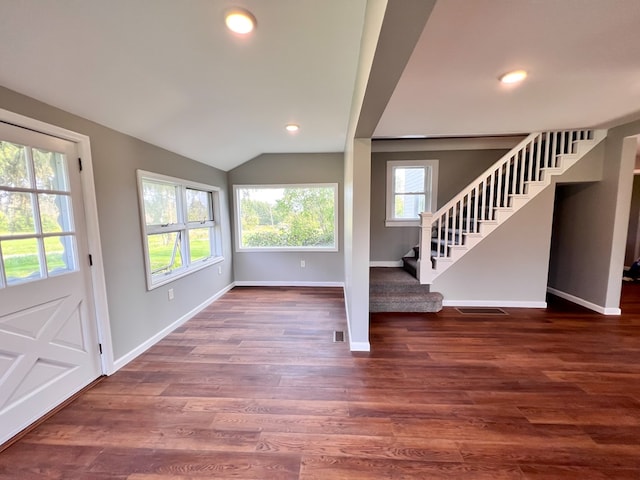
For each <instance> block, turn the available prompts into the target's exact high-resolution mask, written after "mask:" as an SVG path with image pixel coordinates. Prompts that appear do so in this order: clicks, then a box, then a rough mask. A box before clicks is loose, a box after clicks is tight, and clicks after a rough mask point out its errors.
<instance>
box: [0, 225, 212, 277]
mask: <svg viewBox="0 0 640 480" xmlns="http://www.w3.org/2000/svg"><path fill="white" fill-rule="evenodd" d="M155 237H160V236H159V235H157V236H156V235H154V236H153V237H150V238H149V244H148V246H149V256H150V257H151V269H152V270H156V269H159V268H163V267H166V266H168V265H169V263H170V262H171V254H172V251H173V242H172V241H170V242H168V243H164V242H163V241H162V239H161V238H155ZM190 239H191V242H190V254H191V261H192V262H196V261H198V260H202V259H204V258H207V257H209V256H211V250H210V247H209V237H208V234H207V232H204V231H203V232H199V231H191V236H190ZM44 243H45V251H46V255H47V268H48V269H49V272H52V271H54V270H56V269H66V265H65V262H64V258H63V255H64V249H63V247H62V244H61V243H60V240H59V239H58V238H56V237H48V238H45V239H44ZM2 256H3V259H4V267H5V273H6V276H7V278H8V279H24V278H27V277H30V276H32V275H33V276H35V277H39V273H40V265H39V260H38V243H37V240H36V239H21V240H5V241H3V242H2ZM180 266H182V261H181V259H180V255H179V253H178V254H177V255H176V263H174V265H173V268H174V269H175V268H178V267H180Z"/></svg>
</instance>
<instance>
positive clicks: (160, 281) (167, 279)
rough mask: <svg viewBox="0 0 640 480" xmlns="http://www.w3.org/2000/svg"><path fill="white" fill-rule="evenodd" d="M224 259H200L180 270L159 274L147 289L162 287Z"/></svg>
mask: <svg viewBox="0 0 640 480" xmlns="http://www.w3.org/2000/svg"><path fill="white" fill-rule="evenodd" d="M223 261H224V257H211V258H210V259H208V260H200V261H196V262H194V263H192V264H191V265H190V266H189V267H188V268H182V269H180V270H174V271H173V272H171V273H169V274H167V275H163V276H157V277H155V278H153V279H152V280H151V285H149V286H147V290H148V291H151V290H153V289H155V288H158V287H161V286H162V285H166V284H167V283H171V282H173V281H174V280H177V279H179V278H183V277H186V276H187V275H190V274H192V273H194V272H197V271H199V270H203V269H205V268H207V267H211V266H212V265H215V264H216V263H220V262H223Z"/></svg>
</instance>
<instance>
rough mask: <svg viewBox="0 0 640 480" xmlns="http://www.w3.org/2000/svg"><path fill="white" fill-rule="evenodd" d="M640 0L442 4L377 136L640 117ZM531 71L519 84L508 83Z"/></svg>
mask: <svg viewBox="0 0 640 480" xmlns="http://www.w3.org/2000/svg"><path fill="white" fill-rule="evenodd" d="M639 22H640V2H639V1H638V0H561V1H559V0H473V1H469V0H438V1H437V2H436V5H435V7H434V9H433V11H432V13H431V16H430V17H429V19H428V21H427V24H426V27H425V29H424V31H423V32H422V36H421V37H420V39H419V40H418V43H417V46H416V48H415V50H414V52H413V54H412V56H411V58H410V60H409V62H408V64H407V66H406V68H405V70H404V72H403V74H402V77H401V78H400V81H399V82H398V85H397V87H396V89H395V91H394V93H393V95H392V96H391V99H390V101H389V103H388V105H387V108H386V110H385V111H384V114H383V115H382V118H381V120H380V122H379V123H378V125H377V128H376V130H375V134H374V135H375V136H376V137H398V136H403V135H409V136H411V135H418V136H419V135H426V136H429V137H433V136H476V135H490V134H509V133H530V132H535V131H539V130H552V129H563V128H576V127H590V126H597V125H600V124H603V123H607V122H612V121H615V120H616V119H618V118H621V117H624V116H627V115H631V114H634V113H637V112H638V111H640V29H639V28H638V23H639ZM516 69H524V70H527V71H528V72H529V76H528V78H527V80H526V81H525V82H524V83H522V84H521V85H518V86H513V85H512V86H505V85H502V84H500V83H499V82H498V80H497V78H498V76H500V75H501V74H503V73H505V72H507V71H511V70H516Z"/></svg>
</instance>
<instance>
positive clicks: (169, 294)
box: [167, 288, 173, 300]
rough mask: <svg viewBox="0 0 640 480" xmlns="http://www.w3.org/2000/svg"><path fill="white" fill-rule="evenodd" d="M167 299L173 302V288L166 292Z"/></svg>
mask: <svg viewBox="0 0 640 480" xmlns="http://www.w3.org/2000/svg"><path fill="white" fill-rule="evenodd" d="M167 297H169V300H173V288H170V289H169V290H167Z"/></svg>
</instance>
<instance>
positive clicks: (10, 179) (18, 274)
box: [0, 141, 78, 288]
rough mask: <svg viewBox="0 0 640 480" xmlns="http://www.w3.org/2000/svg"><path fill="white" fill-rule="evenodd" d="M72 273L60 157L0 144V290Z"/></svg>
mask: <svg viewBox="0 0 640 480" xmlns="http://www.w3.org/2000/svg"><path fill="white" fill-rule="evenodd" d="M77 270H78V259H77V247H76V232H75V228H74V222H73V213H72V202H71V188H70V184H69V175H68V171H67V161H66V156H65V155H64V154H62V153H59V152H54V151H48V150H45V149H40V148H35V147H31V146H25V145H19V144H16V143H11V142H8V141H0V288H2V287H10V286H12V285H16V284H20V283H24V282H30V281H34V280H40V279H45V278H49V277H52V276H55V275H61V274H65V273H69V272H74V271H77Z"/></svg>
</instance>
